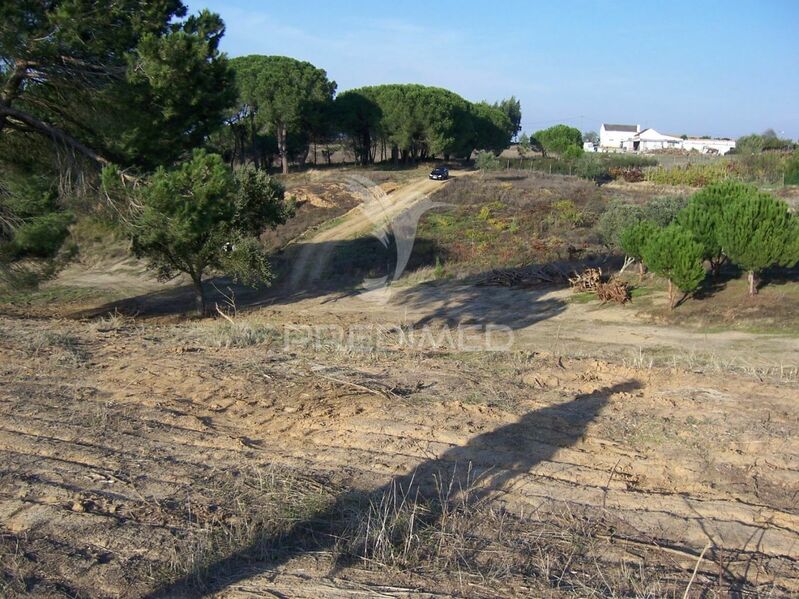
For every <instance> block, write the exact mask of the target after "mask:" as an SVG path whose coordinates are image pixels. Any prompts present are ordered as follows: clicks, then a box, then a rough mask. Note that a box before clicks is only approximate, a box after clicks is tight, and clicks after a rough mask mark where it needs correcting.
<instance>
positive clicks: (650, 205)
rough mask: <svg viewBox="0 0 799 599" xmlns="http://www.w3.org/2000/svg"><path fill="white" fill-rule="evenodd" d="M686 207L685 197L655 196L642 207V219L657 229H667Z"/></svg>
mask: <svg viewBox="0 0 799 599" xmlns="http://www.w3.org/2000/svg"><path fill="white" fill-rule="evenodd" d="M687 205H688V198H686V197H685V196H657V197H654V198H652V199H651V200H649V201H648V202H647V203H646V204H644V205H643V217H644V219H646V220H651V221H652V222H653V223H655V224H656V225H658V226H659V227H667V226H668V225H670V224H671V223H673V222H674V220H675V219H676V218H677V215H678V214H679V213H680V211H681V210H682V209H683V208H685V207H686V206H687Z"/></svg>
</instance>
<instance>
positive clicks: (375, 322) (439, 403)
mask: <svg viewBox="0 0 799 599" xmlns="http://www.w3.org/2000/svg"><path fill="white" fill-rule="evenodd" d="M502 176H503V175H501V174H500V175H496V176H491V177H486V179H484V180H480V179H479V178H476V177H475V178H471V179H463V180H459V179H456V180H455V181H453V182H450V183H447V184H446V186H445V187H443V188H442V192H445V195H446V197H447V198H449V199H451V200H456V199H457V198H458V197H460V195H456V194H454V192H453V191H452V190H453V189H454V190H456V191H458V190H460V191H459V194H460V192H463V193H464V194H466V196H467V199H468V198H473V199H469V200H468V201H466V200H464V202H465V203H463V204H462V205H461V204H459V207H456V209H455V213H456V214H460V212H459V211H463V213H462V216H463V218H464V219H467V221H468V222H469V223H472V224H474V223H477V222H478V221H479V222H480V223H483V224H481V225H480V226H483V225H486V226H488V227H495V225H494V224H492V222H491V221H490V220H489V219H497V222H503V223H504V222H505V220H507V219H512V218H513V216H511V215H512V214H514V215H517V217H518V218H520V219H528V218H529V220H525V221H524V222H525V223H527V224H526V225H525V226H530V227H534V226H535V227H539V228H540V231H541V233H542V235H543V237H544V238H546V239H550V240H551V239H554V237H558V239H560V238H561V237H563V238H564V239H563V243H564V244H565V245H564V246H557V247H560V248H561V249H552V248H554V247H555V244H554V243H553V244H551V246H550V244H549V242H547V244H548V245H547V249H546V250H541V252H542V253H541V254H538V253H536V252H537V251H538V250H535V248H534V247H533V246H534V242H533V241H530V240H531V239H535V238H536V237H535V236H534V234H533V233H532V232H529V231H528V232H527V233H524V234H522V233H519V234H518V235H517V237H518V238H526V239H527V240H528V242H529V243H530V246H531V247H533V250H530V253H529V254H527V256H528V257H533V256H535V260H531V261H532V262H533V265H532V266H531V265H530V264H524V263H523V261H522V260H520V264H519V268H517V269H512V268H504V269H502V270H499V271H495V272H493V273H491V272H490V270H489V269H486V270H487V272H485V273H483V276H482V277H481V278H479V279H472V278H469V277H466V278H459V279H455V280H444V281H436V282H426V283H415V282H412V280H411V281H409V280H405V281H404V285H403V286H401V287H399V288H398V289H396V290H395V293H394V295H393V296H392V297H391V299H390V301H389V302H388V303H386V304H380V303H373V302H366V301H363V300H362V299H361V298H360V297H357V296H356V295H355V294H353V293H352V289H351V288H350V287H348V286H347V285H349V284H350V282H351V281H350V279H346V282H347V285H343V284H341V279H338V278H336V277H332V276H331V277H329V278H328V279H327V281H328V283H329V285H331V287H330V288H325V289H321V290H320V289H314V288H312V287H300V288H287V287H283V286H282V285H281V284H278V286H277V287H276V288H274V289H272V290H260V291H258V292H250V294H249V295H248V294H247V293H244V292H243V291H240V290H238V289H236V293H235V295H234V296H231V298H232V302H231V303H229V304H226V303H225V298H224V296H222V295H221V294H217V295H216V296H215V299H216V301H218V303H219V304H220V306H221V307H222V308H223V309H224V311H225V313H226V315H228V317H229V320H228V319H225V318H222V317H221V316H220V317H218V318H216V319H204V320H198V321H191V320H187V319H185V318H184V317H182V316H181V311H182V309H183V308H182V306H183V303H184V299H185V298H184V295H185V290H183V289H181V287H180V286H178V285H176V286H173V287H172V288H169V289H167V290H161V289H157V288H155V287H153V286H150V287H149V288H148V287H147V286H148V285H152V284H151V283H149V282H147V281H146V280H144V279H141V278H136V276H137V275H135V271H133V270H126V269H124V268H122V267H121V266H120V268H119V270H117V271H110V273H109V272H107V271H106V272H104V273H102V274H103V276H104V278H98V277H99V275H100V273H99V271H98V270H97V268H98V267H97V265H95V264H84V265H82V266H81V267H80V268H78V267H75V269H74V270H70V271H69V272H67V273H65V274H64V275H63V278H60V279H56V281H54V282H53V283H52V284H51V285H50V286H46V287H45V288H44V289H42V290H41V291H39V292H35V293H23V292H21V291H17V292H15V293H13V294H8V295H6V296H5V297H4V298H3V303H2V304H1V306H2V307H0V310H2V314H3V315H2V316H0V412H2V424H0V452H2V454H3V456H2V457H3V462H2V464H3V465H2V468H1V469H0V595H3V596H8V597H18V596H19V597H21V596H38V597H179V596H187V597H188V596H198V595H201V594H207V595H210V596H219V597H243V596H291V597H309V598H310V597H314V598H316V597H356V596H389V597H411V596H413V597H436V598H440V597H486V598H489V597H492V598H493V597H498V596H500V597H516V596H542V597H562V596H574V597H616V596H618V597H622V596H625V597H652V598H655V597H658V598H659V597H684V596H685V597H783V596H791V595H792V594H796V593H798V592H799V577H798V576H797V572H798V571H799V568H798V567H797V565H798V564H799V509H797V503H798V502H797V499H798V498H797V492H796V489H797V488H799V417H798V416H797V412H796V397H797V385H799V364H797V362H796V356H797V355H799V345H797V341H796V339H795V337H792V336H790V335H781V336H774V335H762V334H754V333H752V332H746V331H743V330H742V331H720V332H718V333H714V334H705V333H704V332H696V331H691V330H689V329H686V328H683V327H680V326H676V324H678V323H675V322H664V321H662V318H665V312H664V311H663V310H662V303H663V293H662V291H660V290H659V289H658V285H659V283H658V282H656V281H654V280H652V279H646V280H645V284H644V287H643V288H640V287H639V288H638V289H637V290H634V291H639V292H640V290H641V289H643V290H644V291H646V293H643V294H641V293H639V294H638V295H636V294H635V293H634V297H633V301H632V304H631V305H630V304H626V305H617V304H613V303H608V304H606V305H601V304H600V302H599V301H597V300H595V299H593V298H589V299H586V300H585V301H576V299H579V298H580V297H581V295H579V294H578V295H575V296H572V295H571V293H570V291H569V290H568V289H565V288H561V287H560V285H555V286H553V285H552V281H549V282H547V281H544V280H543V279H542V278H541V277H542V276H549V277H550V278H554V277H557V276H559V273H562V274H563V278H562V284H563V285H564V286H565V285H566V284H567V283H566V279H567V278H568V276H569V275H571V274H572V273H573V271H572V270H569V269H568V268H567V265H568V264H569V261H568V258H569V256H568V251H567V250H565V251H566V256H565V258H566V259H565V260H563V261H561V260H558V261H556V262H554V263H549V264H548V265H547V264H542V260H541V258H542V257H544V256H546V255H548V252H554V253H555V254H557V256H558V257H559V258H560V257H562V256H561V250H563V248H564V247H565V248H567V247H568V243H571V244H572V245H574V244H575V243H579V240H580V239H584V240H585V241H586V243H590V241H589V238H590V235H591V230H590V226H584V225H583V224H579V225H575V226H574V227H572V226H571V225H567V224H564V223H566V222H571V221H570V218H569V219H566V220H565V221H564V220H563V218H562V216H563V214H566V215H567V216H569V217H571V216H572V215H573V214H574V213H573V212H571V211H570V210H567V209H566V208H567V207H568V206H565V205H562V206H561V208H560V211H559V209H558V208H556V207H555V204H556V202H557V201H562V200H570V201H571V202H572V206H574V207H575V208H576V209H577V213H579V214H581V215H583V216H584V215H586V214H591V213H592V210H593V208H592V206H600V205H601V204H602V203H603V202H605V201H606V199H607V198H606V197H605V195H604V194H606V193H608V192H607V191H605V190H597V188H596V187H592V186H590V185H589V184H586V185H588V186H584V184H583V182H580V181H576V180H569V179H566V178H554V177H553V178H552V181H554V183H552V182H550V178H549V177H543V179H541V178H540V176H537V177H536V178H531V179H530V180H528V179H525V180H522V181H506V180H503V179H502V178H501V177H502ZM542 181H543V182H542ZM383 183H386V184H388V186H389V187H390V186H391V185H397V184H400V182H399V181H397V182H395V181H392V180H388V181H384V182H383ZM507 183H511V188H510V189H508V188H507V186H506V185H505V184H507ZM297 184H298V186H302V188H303V189H304V191H303V193H305V194H306V196H305V198H304V200H303V201H304V202H306V205H307V206H309V208H308V210H309V212H308V215H307V217H308V218H311V219H315V218H317V216H316V215H314V210H311V208H310V206H314V207H315V208H316V209H320V210H328V209H330V208H329V207H326V206H318V205H317V204H319V203H320V202H319V201H318V200H316V199H315V198H314V197H311V195H310V194H312V193H316V192H318V195H319V197H320V198H321V199H322V200H323V201H330V202H333V203H334V204H335V205H336V206H339V202H338V200H335V201H334V199H335V198H337V197H338V196H336V194H335V193H328V192H327V189H328V188H327V187H321V188H315V187H313V185H317V183H313V182H311V183H309V182H308V181H303V182H297ZM335 184H336V183H335V182H334V181H328V182H324V183H318V185H324V186H328V185H335ZM424 185H428V184H427V183H425V184H424ZM517 185H518V187H517ZM486 186H487V187H486ZM536 186H538V187H536ZM298 189H299V187H298ZM425 189H426V187H425ZM553 189H555V190H556V191H557V193H555V191H552V190H553ZM314 190H316V191H314ZM545 190H549V191H545ZM489 192H490V193H492V194H493V193H496V194H504V195H502V196H501V202H502V204H503V208H501V209H500V208H496V210H495V211H494V212H491V213H489V215H488V216H486V217H485V219H482V218H479V219H478V218H477V217H479V215H480V210H481V206H480V204H479V203H478V196H479V193H489ZM404 193H405V192H403V191H402V190H401V189H398V190H396V191H392V193H391V194H390V195H389V197H394V198H405V197H406V196H405V195H403V194H404ZM394 194H397V195H394ZM469 194H471V195H469ZM298 195H299V193H298ZM487 198H488V200H489V201H488V203H487V205H488V206H491V205H493V204H492V203H494V202H497V201H500V200H498V199H497V198H495V197H493V196H487ZM553 198H555V199H553ZM436 199H440V198H436ZM340 200H341V202H340V203H341V205H342V206H343V205H344V204H345V203H346V201H351V199H350V200H346V199H345V198H343V196H342V198H340ZM517 204H518V205H517ZM337 209H341V210H343V208H341V206H339V208H337ZM489 209H490V210H491V208H489ZM472 213H474V214H472ZM528 213H529V214H528ZM353 214H354V213H350V216H345V217H344V219H343V220H340V221H337V224H333V225H326V226H322V227H320V229H319V232H318V233H317V234H310V235H308V236H307V239H304V240H302V241H301V242H299V244H298V246H297V247H299V248H302V247H303V244H305V246H307V247H310V248H311V249H312V248H313V244H314V243H315V242H316V243H318V244H319V245H318V246H317V248H316V249H317V252H320V251H322V250H323V249H330V248H337V249H336V251H337V252H339V258H338V259H337V260H336V259H334V260H333V261H332V263H331V264H332V265H333V267H334V268H335V267H337V265H340V264H343V263H344V261H345V260H346V259H347V257H348V256H349V255H351V254H352V252H354V251H356V250H357V248H358V247H360V246H357V244H356V246H350V245H348V244H350V243H352V241H353V240H352V236H353V235H354V233H353V232H354V229H353V227H354V225H355V224H357V223H356V221H355V220H354V216H353ZM553 214H554V216H551V215H553ZM429 216H433V215H432V214H431V215H429ZM550 216H551V219H550V221H549V222H546V221H547V220H548V219H549V218H550ZM302 218H305V217H302ZM581 218H582V217H581ZM469 219H471V220H469ZM554 219H560V220H558V221H557V222H555V220H554ZM308 222H310V221H308ZM583 222H590V219H587V217H586V220H585V221H582V220H581V221H580V223H583ZM542 223H543V224H542ZM472 224H470V225H469V226H470V227H471V226H472ZM423 230H424V229H423ZM537 230H538V229H536V231H537ZM339 233H340V234H341V236H337V234H339ZM547 235H549V237H547ZM290 236H291V235H288V236H287V237H290ZM572 236H573V237H572ZM438 239H440V240H441V243H442V244H443V245H446V244H449V243H450V241H448V240H447V239H446V238H445V237H440V238H438ZM320 240H323V241H324V243H322V242H321V241H320ZM502 243H505V242H504V241H503V242H502ZM486 248H489V249H491V248H494V246H491V245H488V246H484V248H483V250H481V251H488V250H487V249H486ZM311 249H308V250H307V253H308V254H309V255H313V252H311ZM491 251H493V249H491ZM285 255H286V256H287V257H290V256H291V255H292V250H291V246H290V247H289V248H287V250H286V252H285ZM294 255H295V256H296V255H297V254H294ZM475 257H476V255H473V256H472V258H469V260H471V259H473V258H475ZM583 257H584V256H583ZM573 262H574V264H575V266H576V265H577V264H578V263H580V258H579V257H574V256H573ZM98 264H99V265H102V262H99V263H98ZM463 264H464V265H467V262H464V263H463ZM278 266H279V267H280V268H288V261H287V262H286V264H283V265H280V264H279V265H278ZM306 266H308V265H306ZM310 266H312V265H310ZM365 266H366V265H365ZM504 266H505V267H507V266H509V265H508V264H505V265H504ZM545 267H546V268H545ZM81 268H82V270H81ZM126 268H127V267H126ZM547 268H550V269H551V270H547ZM476 270H479V268H477V269H476ZM323 272H324V271H323ZM603 272H605V273H607V272H608V271H603ZM519 273H521V275H519ZM356 274H360V273H356ZM112 276H114V277H116V278H115V279H114V280H116V281H117V283H118V287H113V286H111V287H108V286H107V283H108V281H109V280H111V279H110V277H112ZM412 276H413V275H411V276H409V277H408V279H412ZM523 276H526V277H528V278H527V279H524V278H519V277H523ZM356 279H357V277H355V279H353V280H356ZM131 280H135V281H138V282H137V283H136V285H137V286H136V287H134V288H133V290H131V292H129V293H127V294H126V292H125V288H126V287H125V286H126V285H128V282H129V281H131ZM286 280H288V279H286ZM479 282H483V283H486V284H483V285H480V284H477V283H479ZM67 283H72V284H73V285H75V284H77V283H81V284H83V285H84V287H82V288H78V287H74V286H69V287H67V286H66V285H67ZM98 283H102V284H98ZM218 283H219V288H220V290H221V291H224V292H227V291H226V290H227V288H226V287H225V283H223V282H218ZM770 283H775V282H770ZM724 284H725V285H727V287H730V288H731V287H734V286H735V285H737V284H738V282H737V281H736V280H734V279H728V280H727V281H726V282H725V283H724ZM92 285H94V287H92ZM794 286H795V282H793V281H791V280H786V281H784V282H783V284H782V285H777V284H769V285H768V286H767V287H765V288H764V290H763V292H762V293H761V294H760V295H759V296H758V297H757V298H756V300H755V301H756V302H772V303H771V304H768V305H766V304H765V303H764V304H763V307H762V311H763V316H764V317H766V316H768V317H770V318H774V319H776V321H777V322H779V319H780V318H782V317H785V318H788V317H789V316H790V314H793V312H791V310H794V309H795V307H796V305H797V302H796V298H794V296H793V295H791V293H792V291H791V290H792V289H794ZM80 289H83V291H81V290H80ZM142 289H150V290H149V291H143V290H142ZM770 290H773V293H774V294H777V295H772V291H770ZM728 291H730V292H732V291H735V290H734V289H721V290H714V291H713V292H714V293H717V294H719V295H718V297H722V298H724V297H726V295H724V294H725V293H727V292H728ZM109 294H110V297H109ZM134 294H138V297H137V298H135V300H131V299H130V296H131V295H134ZM119 297H122V298H124V301H122V302H117V301H113V300H116V299H117V298H119ZM736 297H738V295H737V294H736ZM730 301H732V300H730ZM777 303H781V304H782V308H781V309H782V310H783V311H784V312H779V311H772V307H774V306H776V304H777ZM234 304H235V305H234ZM189 305H190V296H189ZM702 305H703V304H702V301H701V300H692V301H691V302H687V303H686V304H684V305H683V306H681V308H680V310H678V311H675V312H680V313H685V314H687V315H690V316H691V318H697V319H699V318H701V319H704V320H701V322H702V323H703V325H702V326H708V322H715V323H716V324H717V325H718V323H719V321H718V320H712V318H711V320H710V321H708V317H714V315H713V314H711V313H709V312H707V311H704V312H702V311H701V306H702ZM758 305H759V304H758ZM755 307H757V306H755V305H754V304H753V305H751V306H749V309H753V308H755ZM728 308H729V309H733V306H732V304H730V305H729V306H728ZM735 309H737V310H739V312H737V313H736V314H738V316H736V318H739V319H742V318H744V317H745V316H744V315H745V310H746V307H738V308H735ZM758 309H760V308H758ZM691 310H697V311H699V312H696V313H694V312H691ZM780 314H782V315H783V316H780ZM642 316H645V317H646V318H642ZM653 318H657V319H661V320H660V321H658V322H657V323H653V322H652V319H653ZM697 322H699V321H698V320H697ZM459 324H464V325H470V326H478V327H486V326H495V325H502V326H505V327H508V329H509V330H510V332H511V333H512V344H511V345H509V346H508V347H506V348H505V350H506V351H464V350H463V348H461V347H459V346H457V344H454V345H453V343H452V337H448V336H447V335H448V331H451V330H452V329H448V328H447V327H452V326H456V325H459ZM679 324H681V323H679ZM722 324H723V323H722ZM309 325H313V326H316V327H321V328H315V329H309V328H308V326H309ZM425 326H427V327H429V328H428V329H424V328H423V327H425ZM741 328H745V327H741ZM309 331H310V336H309ZM341 331H345V332H346V331H356V332H358V334H359V335H361V336H362V337H357V338H355V341H353V340H352V339H351V338H347V337H346V336H345V337H342V336H341V335H340V332H341ZM363 335H365V337H363Z"/></svg>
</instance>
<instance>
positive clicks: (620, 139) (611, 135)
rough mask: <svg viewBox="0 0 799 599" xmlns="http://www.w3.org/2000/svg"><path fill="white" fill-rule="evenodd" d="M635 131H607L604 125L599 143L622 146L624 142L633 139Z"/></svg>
mask: <svg viewBox="0 0 799 599" xmlns="http://www.w3.org/2000/svg"><path fill="white" fill-rule="evenodd" d="M633 135H635V133H632V132H628V131H605V129H604V127H603V128H602V129H600V130H599V145H600V146H603V147H606V148H621V147H622V144H623V143H624V142H625V141H627V140H630V139H632V137H633Z"/></svg>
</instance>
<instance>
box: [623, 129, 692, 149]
mask: <svg viewBox="0 0 799 599" xmlns="http://www.w3.org/2000/svg"><path fill="white" fill-rule="evenodd" d="M628 143H629V144H630V145H631V146H632V147H631V148H629V149H631V150H633V151H634V152H652V151H653V150H668V149H676V150H679V149H681V148H682V138H680V137H674V136H672V135H664V134H663V133H659V132H658V131H655V130H654V129H652V128H651V127H649V128H647V129H644V130H643V131H640V132H638V133H636V134H635V135H634V136H633V137H632V140H631V141H630V142H628Z"/></svg>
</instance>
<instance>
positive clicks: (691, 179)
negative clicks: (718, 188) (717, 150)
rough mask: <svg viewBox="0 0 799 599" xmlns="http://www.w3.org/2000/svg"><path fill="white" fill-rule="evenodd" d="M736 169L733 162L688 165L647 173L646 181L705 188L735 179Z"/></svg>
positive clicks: (656, 169) (657, 169)
mask: <svg viewBox="0 0 799 599" xmlns="http://www.w3.org/2000/svg"><path fill="white" fill-rule="evenodd" d="M735 176H736V173H735V167H734V164H733V163H732V162H721V161H719V162H710V163H707V164H686V165H685V166H675V167H672V168H664V167H662V166H659V167H657V168H654V169H651V170H648V171H647V172H646V180H647V181H651V182H652V183H657V184H658V185H685V186H688V187H704V186H705V185H710V184H711V183H716V182H718V181H723V180H724V179H729V178H735Z"/></svg>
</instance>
